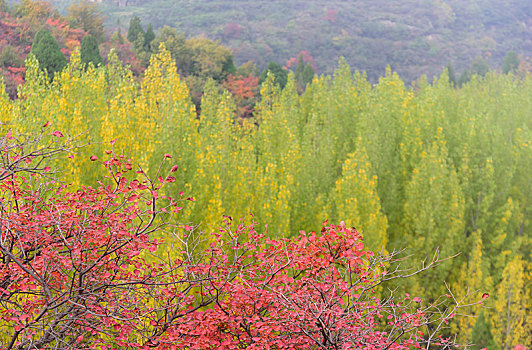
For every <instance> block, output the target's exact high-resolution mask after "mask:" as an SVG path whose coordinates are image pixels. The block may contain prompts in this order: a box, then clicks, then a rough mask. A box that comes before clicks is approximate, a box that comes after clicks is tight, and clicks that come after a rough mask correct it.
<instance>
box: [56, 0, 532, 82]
mask: <svg viewBox="0 0 532 350" xmlns="http://www.w3.org/2000/svg"><path fill="white" fill-rule="evenodd" d="M52 2H53V3H54V5H55V6H57V7H58V8H59V9H61V8H65V7H66V6H67V3H68V1H65V0H55V1H52ZM121 2H122V5H124V3H126V0H124V1H121ZM101 8H102V10H103V12H104V14H105V15H106V16H107V25H108V27H113V26H116V25H117V19H120V21H121V25H122V26H123V27H124V26H127V24H128V23H129V18H131V17H132V16H139V17H140V18H141V19H142V21H143V23H144V24H147V23H152V24H153V25H154V27H155V28H156V29H157V28H160V27H162V26H163V25H169V26H174V27H177V28H178V29H179V30H181V31H183V32H184V33H186V34H187V35H189V36H196V35H206V36H208V37H210V38H212V39H219V40H221V41H222V43H224V44H225V45H226V46H228V47H229V48H231V49H232V50H234V52H235V58H236V63H238V64H240V63H243V62H246V61H248V60H253V61H255V62H256V63H257V64H258V65H259V66H260V67H264V66H265V65H266V64H267V63H268V62H269V61H271V60H273V61H277V62H279V63H285V62H286V60H288V59H290V58H291V57H295V56H297V54H298V53H299V52H300V51H302V50H306V51H309V52H310V55H312V56H313V57H314V60H315V62H316V64H317V67H318V72H320V73H331V72H332V70H333V68H334V67H335V66H336V63H337V60H338V57H340V56H344V57H345V58H346V59H347V62H348V63H349V64H350V65H351V66H352V67H354V68H356V69H359V70H364V71H366V72H367V74H368V77H369V78H370V79H371V80H375V79H376V78H377V77H378V76H380V75H382V74H383V73H384V70H385V67H386V65H387V64H390V65H391V66H392V69H394V70H396V71H397V72H398V73H399V74H400V75H401V76H402V77H403V78H404V79H405V80H407V81H410V80H413V79H416V78H417V77H418V76H419V75H421V74H426V75H429V76H432V75H434V74H439V72H441V69H442V67H443V66H445V65H446V64H448V63H451V64H453V65H454V67H455V69H456V71H457V72H461V71H463V70H464V69H466V68H468V67H469V65H470V62H471V60H473V59H474V58H475V57H477V56H483V57H484V58H486V59H488V61H489V63H490V65H491V66H492V67H498V66H500V65H501V64H502V60H503V57H504V55H505V54H506V53H507V52H508V51H510V50H513V51H516V52H517V53H518V54H521V55H522V57H523V58H525V57H527V56H532V2H530V1H529V0H506V1H500V0H468V1H464V0H358V1H343V0H327V1H323V0H322V1H308V0H293V1H279V0H274V1H251V0H243V1H228V0H194V1H189V0H127V4H126V6H118V2H117V0H103V2H102V3H101Z"/></svg>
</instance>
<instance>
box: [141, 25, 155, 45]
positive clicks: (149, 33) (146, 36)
mask: <svg viewBox="0 0 532 350" xmlns="http://www.w3.org/2000/svg"><path fill="white" fill-rule="evenodd" d="M153 39H155V33H154V32H153V26H152V25H151V23H150V24H148V28H147V29H146V34H144V51H148V52H152V47H151V42H152V41H153ZM156 49H157V48H156Z"/></svg>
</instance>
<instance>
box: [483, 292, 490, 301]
mask: <svg viewBox="0 0 532 350" xmlns="http://www.w3.org/2000/svg"><path fill="white" fill-rule="evenodd" d="M489 297H490V295H489V294H488V293H484V294H482V300H484V299H487V298H489Z"/></svg>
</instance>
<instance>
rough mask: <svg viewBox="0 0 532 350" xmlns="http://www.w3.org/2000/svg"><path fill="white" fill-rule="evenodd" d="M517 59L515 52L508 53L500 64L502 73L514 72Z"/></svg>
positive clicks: (516, 66) (517, 62) (517, 64)
mask: <svg viewBox="0 0 532 350" xmlns="http://www.w3.org/2000/svg"><path fill="white" fill-rule="evenodd" d="M519 63H520V62H519V57H518V56H517V53H516V52H515V51H509V52H508V53H507V54H506V56H504V61H503V62H502V72H503V73H504V74H508V73H510V72H512V73H513V72H515V71H516V70H517V68H518V67H519Z"/></svg>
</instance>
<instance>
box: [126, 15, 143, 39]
mask: <svg viewBox="0 0 532 350" xmlns="http://www.w3.org/2000/svg"><path fill="white" fill-rule="evenodd" d="M139 34H142V35H143V36H145V35H146V33H144V30H143V29H142V25H141V24H140V18H138V17H137V16H135V17H133V18H132V19H131V20H130V21H129V28H128V30H127V40H128V41H129V42H130V43H132V44H133V43H134V42H135V41H136V40H137V37H138V36H139Z"/></svg>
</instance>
